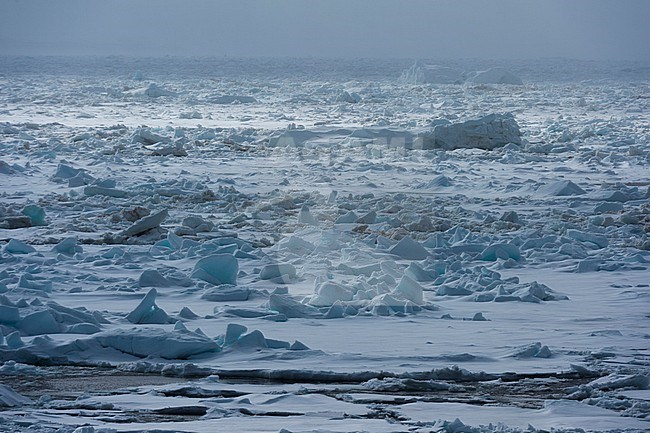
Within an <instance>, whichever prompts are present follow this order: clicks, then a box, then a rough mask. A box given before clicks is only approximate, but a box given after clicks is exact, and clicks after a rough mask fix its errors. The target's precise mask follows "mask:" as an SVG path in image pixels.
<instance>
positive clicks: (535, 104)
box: [0, 57, 650, 432]
mask: <svg viewBox="0 0 650 433" xmlns="http://www.w3.org/2000/svg"><path fill="white" fill-rule="evenodd" d="M0 60H1V61H0V381H1V382H2V383H1V384H0V430H2V431H34V432H54V431H61V432H63V431H66V432H68V431H69V432H75V431H78V432H109V431H110V432H113V431H183V432H211V431H217V430H218V431H274V432H279V431H285V432H286V431H337V432H338V431H385V432H398V431H413V432H425V431H437V432H497V431H498V432H524V431H530V432H534V431H556V432H569V431H571V432H574V431H582V430H584V431H612V432H613V431H617V432H638V431H647V430H648V429H649V428H650V424H649V422H648V420H649V419H650V403H649V400H650V398H649V396H648V388H649V380H650V364H649V359H650V353H649V352H648V351H649V350H650V345H649V344H648V342H649V341H650V327H649V326H648V324H649V320H650V319H649V316H648V311H649V308H648V307H649V306H650V304H649V303H648V300H649V299H650V298H649V296H650V270H649V266H650V265H648V261H650V238H649V234H650V168H649V167H650V150H649V146H648V145H649V141H648V140H649V139H650V127H649V126H648V125H649V124H650V123H649V120H650V111H649V109H650V106H649V103H650V102H648V101H650V98H649V97H648V96H649V92H650V76H649V75H648V67H647V65H643V64H640V63H634V62H627V63H612V62H579V61H570V60H562V59H547V60H539V61H527V62H524V61H510V62H501V63H497V62H494V61H471V60H466V61H453V62H452V61H448V62H440V61H438V62H419V63H416V64H415V65H413V66H411V64H410V62H404V61H393V60H391V61H388V60H384V61H380V60H376V61H373V60H355V61H352V60H350V61H329V60H317V59H310V60H297V59H292V60H269V59H260V60H255V59H232V58H221V59H210V58H203V59H180V58H170V57H168V58H151V59H138V60H136V59H130V58H119V57H117V58H110V59H102V58H92V59H90V58H56V57H36V58H26V57H3V58H2V59H0ZM580 429H582V430H580Z"/></svg>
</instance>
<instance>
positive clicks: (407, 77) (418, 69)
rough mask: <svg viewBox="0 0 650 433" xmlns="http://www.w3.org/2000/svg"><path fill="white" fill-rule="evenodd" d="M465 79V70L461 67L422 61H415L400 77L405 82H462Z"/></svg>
mask: <svg viewBox="0 0 650 433" xmlns="http://www.w3.org/2000/svg"><path fill="white" fill-rule="evenodd" d="M463 81H464V72H463V71H462V70H460V69H456V68H451V67H449V66H441V65H425V64H423V63H420V62H415V64H414V65H413V66H411V67H410V68H409V69H407V70H406V71H404V72H402V75H401V77H400V82H402V83H404V84H460V83H462V82H463Z"/></svg>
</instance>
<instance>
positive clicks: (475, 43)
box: [0, 0, 650, 60]
mask: <svg viewBox="0 0 650 433" xmlns="http://www.w3.org/2000/svg"><path fill="white" fill-rule="evenodd" d="M648 22H650V0H538V1H531V0H490V1H488V0H455V1H454V0H428V1H425V0H401V1H400V0H356V1H355V0H301V1H299V0H104V1H99V0H56V1H55V0H0V54H125V55H152V56H155V55H166V54H170V55H215V56H222V55H230V56H283V57H285V56H296V57H305V56H314V57H397V58H467V57H478V58H535V57H551V56H562V57H572V58H578V59H603V58H605V59H637V60H650V48H649V47H650V26H649V25H648Z"/></svg>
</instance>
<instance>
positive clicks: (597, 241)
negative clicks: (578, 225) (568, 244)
mask: <svg viewBox="0 0 650 433" xmlns="http://www.w3.org/2000/svg"><path fill="white" fill-rule="evenodd" d="M566 236H567V237H568V238H571V239H574V240H576V241H578V242H587V243H590V244H593V245H595V246H596V247H597V248H605V247H607V245H609V242H608V241H607V238H606V237H605V236H602V235H597V234H594V233H589V232H582V231H580V230H576V229H569V230H567V232H566Z"/></svg>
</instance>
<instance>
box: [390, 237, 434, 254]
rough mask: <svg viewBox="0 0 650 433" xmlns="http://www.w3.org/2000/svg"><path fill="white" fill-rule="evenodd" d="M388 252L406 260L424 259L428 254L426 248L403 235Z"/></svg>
mask: <svg viewBox="0 0 650 433" xmlns="http://www.w3.org/2000/svg"><path fill="white" fill-rule="evenodd" d="M388 252H389V253H391V254H394V255H396V256H399V257H401V258H403V259H406V260H424V259H426V258H427V257H429V256H430V254H429V252H428V251H427V250H426V248H424V247H423V246H422V244H420V243H419V242H417V241H414V240H413V238H411V237H410V236H404V237H403V238H402V239H401V240H400V241H399V242H398V243H397V244H396V245H395V246H393V247H392V248H391V249H390V250H389V251H388Z"/></svg>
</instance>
